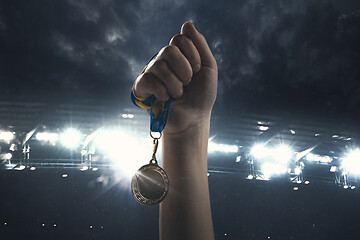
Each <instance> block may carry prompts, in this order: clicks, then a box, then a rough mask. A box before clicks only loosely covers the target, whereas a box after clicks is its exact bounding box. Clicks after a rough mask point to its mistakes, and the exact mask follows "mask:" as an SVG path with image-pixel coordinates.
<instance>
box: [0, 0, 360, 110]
mask: <svg viewBox="0 0 360 240" xmlns="http://www.w3.org/2000/svg"><path fill="white" fill-rule="evenodd" d="M188 20H190V21H192V22H194V23H195V25H196V27H197V28H198V29H199V31H201V32H202V33H203V34H204V35H205V36H206V38H207V40H208V42H209V45H210V47H211V49H212V51H213V53H214V55H215V57H216V59H217V62H218V65H219V91H218V92H219V94H218V101H217V104H218V105H220V106H229V105H230V108H231V107H233V108H236V109H242V110H249V111H251V110H254V109H266V108H269V106H271V107H272V108H274V109H275V108H278V109H279V111H287V110H289V109H293V108H294V109H297V110H296V111H305V112H306V111H310V112H315V111H318V110H319V111H323V112H327V113H330V114H332V113H333V114H353V112H354V111H355V109H357V108H358V107H359V106H360V98H359V96H360V84H359V77H360V74H359V70H358V66H359V62H360V57H359V53H360V49H359V44H358V43H359V42H360V39H359V38H360V3H358V2H356V1H342V2H340V1H325V0H320V1H316V2H314V1H285V0H277V1H260V0H247V1H224V2H219V1H185V0H182V1H175V0H164V1H146V0H135V1H110V0H107V1H80V0H76V1H70V0H68V1H12V2H6V3H5V2H1V3H0V52H1V54H0V79H1V80H0V81H1V85H0V88H1V89H0V91H1V94H2V96H3V97H4V96H5V97H6V96H13V95H18V96H23V97H31V96H40V95H41V96H47V97H53V98H75V97H77V98H94V97H96V98H104V99H112V98H114V99H117V100H119V99H121V100H123V101H125V99H127V98H128V92H129V89H130V88H131V85H132V82H133V81H134V79H135V78H136V76H137V74H138V73H139V72H140V71H141V69H142V68H143V66H144V65H145V64H146V62H147V61H148V59H149V58H150V57H151V56H153V55H154V54H155V53H156V52H157V51H158V50H159V49H160V48H161V47H163V46H164V45H166V44H168V42H169V40H170V39H171V36H172V35H174V34H176V33H178V32H179V29H180V26H181V24H182V23H183V22H185V21H188ZM230 102H231V104H230ZM307 106H311V107H307Z"/></svg>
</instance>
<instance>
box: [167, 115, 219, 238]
mask: <svg viewBox="0 0 360 240" xmlns="http://www.w3.org/2000/svg"><path fill="white" fill-rule="evenodd" d="M209 126H210V117H209V118H208V119H206V120H204V121H203V122H201V123H199V124H197V125H196V126H193V127H191V128H189V129H187V130H186V131H184V132H182V133H180V134H166V133H164V136H163V157H162V162H163V168H164V169H165V171H166V172H167V174H168V176H169V181H170V187H169V193H168V195H167V197H166V198H165V200H164V201H163V202H162V203H161V204H160V239H161V240H176V239H188V240H192V239H196V240H202V239H206V240H211V239H214V232H213V225H212V219H211V209H210V198H209V187H208V178H207V146H208V137H209Z"/></svg>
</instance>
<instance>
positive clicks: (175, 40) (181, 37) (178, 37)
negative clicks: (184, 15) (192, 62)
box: [170, 34, 188, 46]
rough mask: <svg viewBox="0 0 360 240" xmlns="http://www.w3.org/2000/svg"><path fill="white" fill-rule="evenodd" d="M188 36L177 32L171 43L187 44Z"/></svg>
mask: <svg viewBox="0 0 360 240" xmlns="http://www.w3.org/2000/svg"><path fill="white" fill-rule="evenodd" d="M187 41H188V38H187V37H186V36H184V35H182V34H176V35H175V36H174V37H173V38H172V39H171V41H170V43H172V44H175V45H177V46H185V45H186V42H187Z"/></svg>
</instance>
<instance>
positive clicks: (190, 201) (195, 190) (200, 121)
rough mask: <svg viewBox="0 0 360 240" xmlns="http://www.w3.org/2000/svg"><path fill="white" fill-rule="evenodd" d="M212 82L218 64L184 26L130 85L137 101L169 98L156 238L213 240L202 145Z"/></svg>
mask: <svg viewBox="0 0 360 240" xmlns="http://www.w3.org/2000/svg"><path fill="white" fill-rule="evenodd" d="M217 80H218V70H217V64H216V61H215V58H214V56H213V54H212V53H211V51H210V49H209V46H208V44H207V42H206V40H205V38H204V36H203V35H202V34H200V33H199V32H198V31H197V30H196V29H195V27H194V25H193V24H192V23H190V22H186V23H184V24H183V26H182V28H181V32H180V34H177V35H175V36H174V37H173V38H172V39H171V41H170V43H169V45H167V46H165V47H164V48H162V49H161V50H160V51H159V53H158V55H157V57H156V58H154V59H153V60H152V61H151V62H150V63H149V64H148V66H147V67H146V69H144V71H143V72H142V73H141V74H140V75H139V77H138V78H137V79H136V81H135V85H134V92H135V95H136V96H138V97H140V98H146V97H149V96H151V95H155V97H156V98H157V99H159V100H162V101H166V100H168V99H169V97H172V98H173V99H174V102H173V105H172V107H171V111H170V116H169V120H168V123H167V125H166V127H165V129H164V131H163V138H162V139H163V153H162V154H163V156H162V159H163V160H162V161H163V168H164V170H165V171H166V172H167V174H168V176H169V181H170V187H169V193H168V195H167V197H166V198H165V200H164V201H163V202H162V203H161V204H160V221H159V222H160V226H159V227H160V239H161V240H168V239H171V240H177V239H188V240H191V239H197V240H199V239H206V240H211V239H214V231H213V224H212V218H211V208H210V197H209V187H208V179H207V147H208V138H209V128H210V116H211V111H212V107H213V105H214V102H215V99H216V93H217Z"/></svg>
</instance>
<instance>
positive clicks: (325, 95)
mask: <svg viewBox="0 0 360 240" xmlns="http://www.w3.org/2000/svg"><path fill="white" fill-rule="evenodd" d="M188 20H190V21H192V22H193V23H194V24H195V26H196V27H197V29H198V30H199V31H200V32H202V33H203V34H204V35H205V37H206V38H207V40H208V43H209V45H210V47H211V49H212V51H213V53H214V55H215V57H216V60H217V62H218V65H219V89H218V98H217V102H216V104H215V107H214V117H215V118H216V117H220V115H227V116H233V117H234V119H237V117H238V116H241V114H245V113H258V112H261V113H264V112H269V113H271V114H275V115H277V114H280V115H284V114H287V115H297V114H301V115H303V116H307V117H308V118H309V119H314V121H317V120H318V119H322V120H323V121H327V119H328V120H329V121H332V122H335V123H336V122H338V123H339V124H340V125H341V124H343V123H344V122H351V123H352V124H353V125H354V126H357V122H358V120H360V119H359V118H360V114H359V110H358V109H359V107H360V82H359V79H360V74H359V71H360V70H359V63H360V44H359V42H360V2H359V1H355V0H348V1H335V0H333V1H332V0H318V1H295V0H294V1H288V0H275V1H264V0H247V1H236V0H231V1H200V0H195V1H186V0H180V1H179V0H177V1H175V0H161V1H147V0H131V1H130V0H129V1H110V0H108V1H80V0H79V1H71V0H68V1H50V0H47V1H46V0H44V1H35V0H34V1H6V0H4V1H0V99H1V100H8V99H12V100H16V101H20V102H22V103H24V105H25V104H26V103H28V102H32V101H36V102H54V103H55V104H61V103H63V102H65V101H66V102H67V103H69V102H70V103H77V102H79V101H86V100H91V101H99V104H101V103H100V102H102V101H104V102H112V103H114V105H118V108H119V109H124V108H132V107H133V106H132V105H131V102H130V101H129V91H130V89H131V86H132V83H133V81H134V79H135V78H136V76H137V74H138V73H139V72H140V71H141V69H142V68H143V66H144V65H145V64H146V62H147V61H148V59H149V58H150V57H152V56H153V55H154V53H156V52H157V51H158V50H159V49H160V48H161V47H163V46H164V45H166V44H167V43H168V42H169V40H170V39H171V37H172V35H174V34H176V33H178V32H179V30H180V27H181V25H182V24H183V23H184V22H185V21H188ZM64 124H66V123H64ZM2 127H4V126H2ZM30 130H31V129H29V131H30ZM314 131H315V130H314ZM220 160H221V159H219V161H220ZM64 172H67V173H68V174H69V177H68V178H62V177H61V175H62V174H63V173H64ZM100 176H103V178H106V179H108V182H107V184H105V183H103V182H102V183H99V182H97V180H96V179H98V177H100ZM209 182H210V190H211V201H212V211H213V221H214V227H215V233H216V236H217V239H268V237H270V238H271V239H358V236H359V227H360V226H359V220H358V216H359V213H360V208H359V205H358V203H359V200H360V199H359V191H358V189H357V190H355V191H344V189H342V188H340V187H338V186H336V185H331V184H326V183H321V182H318V183H314V184H313V183H311V184H309V185H308V186H305V185H301V186H300V189H299V190H298V191H293V185H292V184H291V183H287V182H283V181H270V182H264V181H261V182H257V181H248V180H244V179H239V178H238V177H237V175H231V174H211V175H210V176H209ZM128 185H129V184H128V182H126V180H122V181H119V180H118V179H117V178H116V177H114V173H113V172H111V171H106V170H104V171H99V172H80V171H78V170H65V169H52V170H49V169H38V170H36V171H35V172H32V171H29V170H28V169H26V170H25V171H20V172H17V171H4V170H1V171H0V237H1V239H22V238H29V239H156V238H158V208H157V207H153V208H147V207H142V206H140V205H138V204H137V203H136V202H135V201H134V200H133V199H132V196H131V193H130V192H129V186H128ZM5 223H6V225H5ZM42 223H45V227H42V226H41V224H42ZM54 223H56V224H57V226H56V227H53V226H52V225H53V224H54ZM90 225H92V226H93V228H92V229H90ZM101 226H103V228H101ZM225 234H227V235H225Z"/></svg>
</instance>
